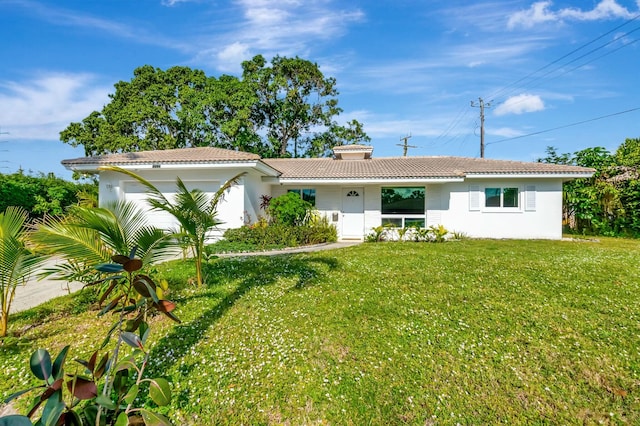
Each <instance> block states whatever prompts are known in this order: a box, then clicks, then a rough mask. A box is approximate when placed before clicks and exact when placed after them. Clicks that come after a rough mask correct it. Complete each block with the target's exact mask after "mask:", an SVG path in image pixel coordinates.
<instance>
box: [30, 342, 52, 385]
mask: <svg viewBox="0 0 640 426" xmlns="http://www.w3.org/2000/svg"><path fill="white" fill-rule="evenodd" d="M29 366H30V367H31V372H32V373H33V374H34V376H36V377H37V378H38V379H40V380H44V381H45V382H46V381H48V380H49V377H51V370H52V365H51V355H49V352H48V351H47V350H46V349H38V350H36V351H35V352H34V353H33V354H32V355H31V359H30V361H29Z"/></svg>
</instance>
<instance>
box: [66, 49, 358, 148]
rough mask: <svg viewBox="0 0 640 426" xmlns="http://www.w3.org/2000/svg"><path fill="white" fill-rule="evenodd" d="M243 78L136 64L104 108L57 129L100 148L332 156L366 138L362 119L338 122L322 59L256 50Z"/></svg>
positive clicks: (332, 83)
mask: <svg viewBox="0 0 640 426" xmlns="http://www.w3.org/2000/svg"><path fill="white" fill-rule="evenodd" d="M242 68H243V74H242V78H241V79H239V78H237V77H233V76H229V75H222V76H220V77H219V78H217V79H216V78H215V77H207V76H206V75H205V73H204V72H203V71H200V70H193V69H191V68H188V67H172V68H169V69H168V70H166V71H163V70H161V69H159V68H153V67H152V66H150V65H145V66H143V67H139V68H136V69H135V70H134V76H133V78H132V79H131V81H129V82H125V81H120V82H118V83H116V84H115V89H116V90H115V93H114V94H111V95H109V97H110V102H109V103H108V104H107V105H105V106H104V108H103V109H102V110H101V111H99V112H98V111H94V112H92V113H91V114H89V116H87V117H86V118H85V119H84V120H82V121H81V122H76V123H71V124H70V125H69V126H68V127H67V128H66V129H65V130H63V131H62V132H61V133H60V138H61V140H62V141H63V142H65V143H68V144H71V145H73V146H84V149H85V154H86V155H88V156H90V155H101V154H108V153H116V152H135V151H142V150H159V149H171V148H186V147H191V146H216V147H220V148H226V149H237V150H242V151H246V152H253V153H256V154H259V155H261V156H263V157H289V156H294V157H301V156H310V155H328V154H329V153H330V152H329V149H330V148H331V147H332V146H334V145H341V144H343V143H358V142H359V141H368V140H369V138H368V136H367V135H366V134H365V133H364V131H363V129H362V124H360V123H358V122H357V121H356V120H352V121H351V122H349V123H348V124H347V126H340V125H338V124H337V123H336V122H335V120H334V118H335V117H336V116H338V115H339V114H340V112H342V110H341V109H340V108H339V107H338V99H337V95H338V91H337V90H336V87H335V86H336V81H335V79H334V78H327V77H325V76H324V75H323V74H322V72H321V71H320V69H319V67H318V65H317V64H314V63H312V62H310V61H307V60H304V59H300V58H298V57H296V58H286V57H280V56H276V57H274V58H273V59H272V61H271V63H270V64H267V61H266V60H265V59H264V57H263V56H261V55H257V56H255V57H254V58H253V59H251V60H249V61H245V62H243V64H242Z"/></svg>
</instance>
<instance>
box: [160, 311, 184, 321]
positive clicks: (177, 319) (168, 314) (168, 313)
mask: <svg viewBox="0 0 640 426" xmlns="http://www.w3.org/2000/svg"><path fill="white" fill-rule="evenodd" d="M163 314H165V315H166V316H168V317H169V318H171V319H172V320H173V321H175V322H177V323H178V324H181V323H182V321H180V318H178V317H177V316H175V314H174V313H173V312H163Z"/></svg>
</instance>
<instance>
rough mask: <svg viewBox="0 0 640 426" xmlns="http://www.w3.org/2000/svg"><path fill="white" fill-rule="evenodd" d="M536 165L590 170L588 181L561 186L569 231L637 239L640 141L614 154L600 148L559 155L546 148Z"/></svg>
mask: <svg viewBox="0 0 640 426" xmlns="http://www.w3.org/2000/svg"><path fill="white" fill-rule="evenodd" d="M538 161H540V162H545V163H555V164H572V165H578V166H584V167H592V168H593V169H594V170H595V172H594V174H593V176H592V177H591V178H583V179H575V180H572V181H570V182H567V183H565V184H564V188H563V216H564V217H563V219H564V224H565V225H566V227H567V229H568V230H569V231H570V232H575V233H582V234H597V235H606V236H634V237H640V139H638V138H636V139H626V140H625V141H624V142H623V143H622V144H621V145H620V146H619V147H618V149H617V150H616V151H615V152H614V153H611V152H609V151H608V150H607V149H605V148H603V147H592V148H586V149H583V150H581V151H577V152H575V153H573V154H570V153H564V154H559V153H558V152H557V151H556V149H555V148H554V147H547V156H546V157H544V158H541V159H539V160H538Z"/></svg>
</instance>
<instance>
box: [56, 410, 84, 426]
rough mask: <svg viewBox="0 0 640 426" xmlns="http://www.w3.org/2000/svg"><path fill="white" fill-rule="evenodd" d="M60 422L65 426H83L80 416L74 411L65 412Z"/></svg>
mask: <svg viewBox="0 0 640 426" xmlns="http://www.w3.org/2000/svg"><path fill="white" fill-rule="evenodd" d="M60 420H61V421H62V424H63V425H64V426H82V419H81V418H80V415H79V414H78V413H76V412H75V411H73V410H70V411H66V412H64V413H63V414H62V416H60Z"/></svg>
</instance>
